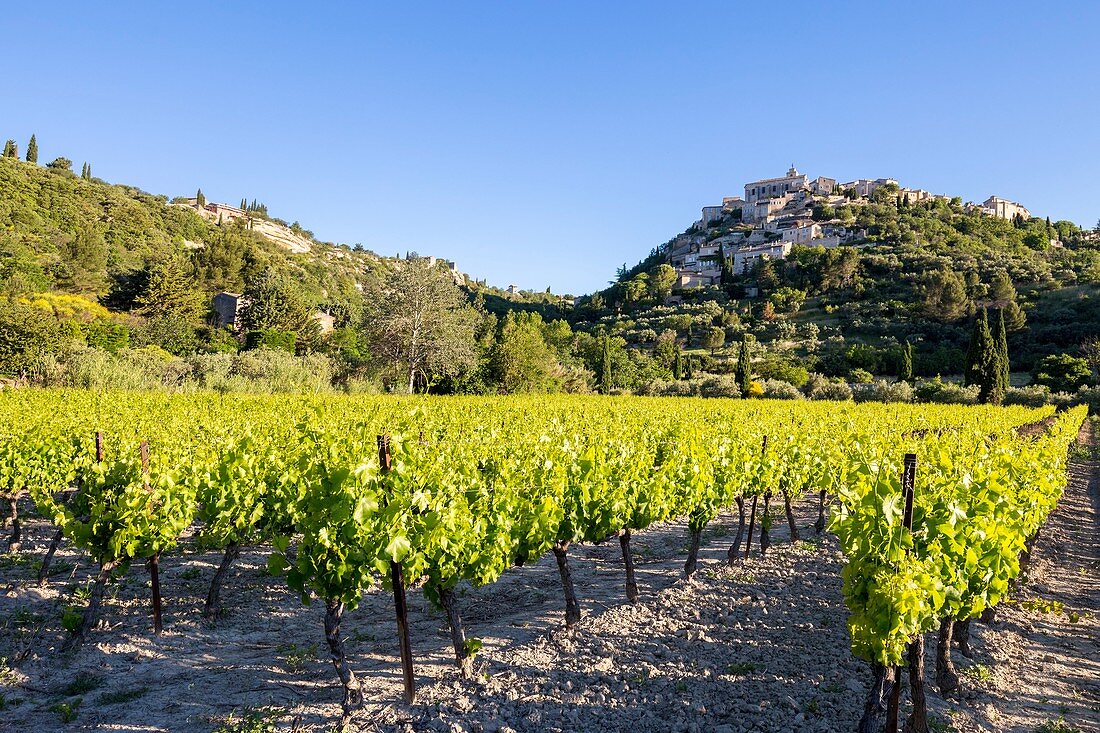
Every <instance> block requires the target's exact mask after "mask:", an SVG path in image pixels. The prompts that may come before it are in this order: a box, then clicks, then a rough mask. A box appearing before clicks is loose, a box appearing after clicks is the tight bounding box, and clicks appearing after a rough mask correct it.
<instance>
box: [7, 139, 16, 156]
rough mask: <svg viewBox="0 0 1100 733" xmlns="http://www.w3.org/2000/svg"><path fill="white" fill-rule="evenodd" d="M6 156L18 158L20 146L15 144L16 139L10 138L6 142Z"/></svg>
mask: <svg viewBox="0 0 1100 733" xmlns="http://www.w3.org/2000/svg"><path fill="white" fill-rule="evenodd" d="M4 157H5V158H18V157H19V146H18V145H16V144H15V141H14V140H8V141H7V142H6V143H4Z"/></svg>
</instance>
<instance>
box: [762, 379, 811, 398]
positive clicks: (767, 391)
mask: <svg viewBox="0 0 1100 733" xmlns="http://www.w3.org/2000/svg"><path fill="white" fill-rule="evenodd" d="M753 384H754V385H755V384H757V382H753ZM759 384H760V388H761V390H762V392H763V396H764V397H765V398H766V399H769V400H800V399H802V393H801V392H800V391H798V387H796V386H794V385H793V384H791V383H789V382H781V381H779V380H778V379H765V380H764V381H763V382H760V383H759Z"/></svg>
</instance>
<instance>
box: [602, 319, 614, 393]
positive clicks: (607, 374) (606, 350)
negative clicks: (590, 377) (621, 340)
mask: <svg viewBox="0 0 1100 733" xmlns="http://www.w3.org/2000/svg"><path fill="white" fill-rule="evenodd" d="M601 341H602V343H601V349H602V358H601V360H600V393H601V394H611V387H612V384H613V383H612V381H611V368H612V367H611V337H610V336H608V335H607V334H604V335H603V336H602V337H601Z"/></svg>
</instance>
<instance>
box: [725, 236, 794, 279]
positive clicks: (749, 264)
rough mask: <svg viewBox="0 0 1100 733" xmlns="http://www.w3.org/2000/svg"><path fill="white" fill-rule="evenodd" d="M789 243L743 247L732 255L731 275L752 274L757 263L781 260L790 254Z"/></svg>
mask: <svg viewBox="0 0 1100 733" xmlns="http://www.w3.org/2000/svg"><path fill="white" fill-rule="evenodd" d="M791 246H792V245H791V243H790V242H784V241H782V240H780V241H778V242H765V243H764V244H755V245H752V246H749V247H743V248H741V249H739V250H737V251H735V252H734V253H733V267H732V270H733V274H735V275H744V274H745V273H747V272H752V269H753V268H754V267H756V265H757V263H759V262H762V261H764V260H781V259H783V258H784V257H786V256H787V255H789V254H790V253H791Z"/></svg>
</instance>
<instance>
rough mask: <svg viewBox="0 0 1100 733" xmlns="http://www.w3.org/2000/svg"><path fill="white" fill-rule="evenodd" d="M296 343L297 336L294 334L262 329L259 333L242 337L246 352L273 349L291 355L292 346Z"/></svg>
mask: <svg viewBox="0 0 1100 733" xmlns="http://www.w3.org/2000/svg"><path fill="white" fill-rule="evenodd" d="M297 341H298V334H296V333H290V332H288V331H276V330H273V329H263V330H260V331H249V332H248V334H246V335H245V337H244V348H245V349H248V350H251V349H274V350H277V351H289V352H290V353H292V354H293V353H294V346H295V344H296V342H297Z"/></svg>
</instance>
